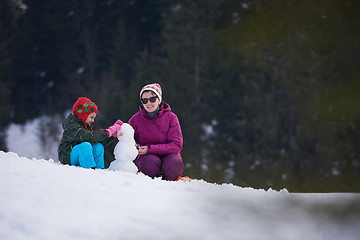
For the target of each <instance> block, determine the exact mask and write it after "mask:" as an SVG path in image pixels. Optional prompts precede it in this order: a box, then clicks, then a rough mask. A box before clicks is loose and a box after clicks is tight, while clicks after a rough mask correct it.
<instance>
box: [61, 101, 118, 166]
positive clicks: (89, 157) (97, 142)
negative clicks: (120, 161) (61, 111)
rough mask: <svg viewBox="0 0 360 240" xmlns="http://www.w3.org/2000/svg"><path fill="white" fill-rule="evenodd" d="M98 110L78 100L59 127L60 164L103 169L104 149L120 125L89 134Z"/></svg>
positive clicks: (87, 102) (91, 103)
mask: <svg viewBox="0 0 360 240" xmlns="http://www.w3.org/2000/svg"><path fill="white" fill-rule="evenodd" d="M97 113H98V108H97V106H96V104H95V103H94V102H92V101H91V100H90V99H88V98H86V97H81V98H79V99H78V100H77V101H76V102H75V104H74V105H73V114H70V115H69V116H68V117H67V118H66V119H65V121H64V122H63V124H62V127H63V129H64V132H63V135H62V137H61V141H60V145H59V148H58V154H59V161H60V162H61V163H62V164H69V165H73V166H80V167H83V168H104V145H107V144H108V143H110V142H111V140H113V139H115V138H114V137H116V134H117V131H118V130H120V128H121V125H122V123H123V122H122V121H121V120H117V121H116V122H115V124H114V125H112V126H110V127H109V128H107V129H105V130H104V129H100V130H95V131H93V130H92V129H91V128H90V126H91V124H92V123H93V122H94V121H95V118H96V115H97Z"/></svg>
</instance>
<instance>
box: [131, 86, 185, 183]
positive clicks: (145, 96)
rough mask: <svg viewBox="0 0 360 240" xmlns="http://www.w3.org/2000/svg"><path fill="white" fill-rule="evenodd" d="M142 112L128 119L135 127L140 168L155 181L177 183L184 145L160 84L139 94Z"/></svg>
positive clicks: (146, 88) (178, 124)
mask: <svg viewBox="0 0 360 240" xmlns="http://www.w3.org/2000/svg"><path fill="white" fill-rule="evenodd" d="M140 101H141V103H142V105H140V111H139V112H137V113H135V114H134V115H133V116H132V117H131V118H130V120H129V122H128V123H129V124H130V125H131V126H132V127H133V128H134V130H135V133H134V138H135V141H136V143H137V145H136V146H137V148H138V153H139V156H138V159H137V166H138V168H139V170H140V171H141V172H142V173H144V174H145V175H148V176H150V177H152V178H154V177H159V176H162V178H163V179H165V180H170V181H173V180H178V179H179V177H180V176H181V174H182V172H183V169H184V164H183V161H182V158H181V155H180V151H181V149H182V145H183V137H182V133H181V128H180V123H179V120H178V118H177V116H176V115H175V114H174V113H173V112H171V108H170V106H169V104H167V103H165V102H162V90H161V86H160V85H159V84H158V83H152V84H148V85H146V86H144V87H143V88H142V89H141V91H140Z"/></svg>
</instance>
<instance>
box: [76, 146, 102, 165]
mask: <svg viewBox="0 0 360 240" xmlns="http://www.w3.org/2000/svg"><path fill="white" fill-rule="evenodd" d="M70 163H71V165H73V166H80V167H83V168H104V146H103V145H102V144H101V143H95V144H94V145H91V143H89V142H83V143H80V144H78V145H76V146H74V147H73V148H72V150H71V155H70Z"/></svg>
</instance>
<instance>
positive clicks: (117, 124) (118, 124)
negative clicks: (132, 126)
mask: <svg viewBox="0 0 360 240" xmlns="http://www.w3.org/2000/svg"><path fill="white" fill-rule="evenodd" d="M122 124H123V122H122V121H121V120H117V121H116V122H115V124H114V125H112V126H110V127H108V128H107V129H105V130H106V131H107V132H108V137H116V135H117V132H118V131H119V130H120V129H121V125H122Z"/></svg>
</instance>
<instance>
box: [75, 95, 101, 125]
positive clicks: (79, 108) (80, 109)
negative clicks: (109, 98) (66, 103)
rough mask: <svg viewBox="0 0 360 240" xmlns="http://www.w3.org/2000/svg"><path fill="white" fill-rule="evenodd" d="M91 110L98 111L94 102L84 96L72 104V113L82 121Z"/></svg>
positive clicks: (84, 120)
mask: <svg viewBox="0 0 360 240" xmlns="http://www.w3.org/2000/svg"><path fill="white" fill-rule="evenodd" d="M93 112H95V113H98V108H97V106H96V104H95V103H94V102H92V101H91V100H90V99H88V98H86V97H80V98H79V99H78V100H77V101H76V102H75V104H74V106H73V114H74V115H75V116H77V117H78V118H80V119H81V120H82V121H83V122H84V123H85V122H86V119H87V117H88V116H89V114H90V113H93Z"/></svg>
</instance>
